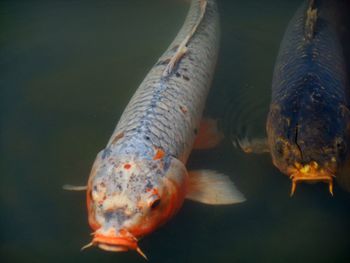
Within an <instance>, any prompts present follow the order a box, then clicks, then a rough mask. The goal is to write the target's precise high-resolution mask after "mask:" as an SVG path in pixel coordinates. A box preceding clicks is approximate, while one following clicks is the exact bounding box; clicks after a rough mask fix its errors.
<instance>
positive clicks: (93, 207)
mask: <svg viewBox="0 0 350 263" xmlns="http://www.w3.org/2000/svg"><path fill="white" fill-rule="evenodd" d="M186 184H187V171H186V169H185V167H184V165H183V164H182V163H181V162H180V161H178V160H177V159H175V158H172V157H169V158H168V157H164V158H161V159H157V160H154V159H144V158H143V159H139V158H135V157H132V156H121V157H120V156H119V157H118V158H106V159H101V158H100V157H97V159H96V161H95V164H94V166H93V168H92V172H91V175H90V178H89V182H88V190H87V207H88V214H89V224H90V226H91V228H92V229H93V230H94V237H93V240H92V244H93V245H97V246H99V247H100V248H102V249H104V250H109V251H126V250H137V251H138V252H139V253H140V254H141V255H144V254H143V253H142V252H140V249H139V247H138V245H137V242H138V239H139V238H140V237H142V236H145V235H147V234H149V233H151V232H152V231H154V230H155V229H156V228H158V227H159V226H160V225H162V224H164V223H165V222H166V221H168V220H169V219H170V218H171V217H172V216H173V215H174V214H175V213H176V211H177V210H178V209H179V208H180V207H181V205H182V203H183V200H184V198H185V191H186Z"/></svg>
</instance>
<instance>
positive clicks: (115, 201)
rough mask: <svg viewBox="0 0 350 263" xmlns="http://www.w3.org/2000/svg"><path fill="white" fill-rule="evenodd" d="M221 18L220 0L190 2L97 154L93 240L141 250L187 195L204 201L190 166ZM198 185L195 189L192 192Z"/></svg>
mask: <svg viewBox="0 0 350 263" xmlns="http://www.w3.org/2000/svg"><path fill="white" fill-rule="evenodd" d="M218 19H219V18H218V12H217V7H216V3H215V1H214V0H210V1H204V0H193V1H192V2H191V7H190V10H189V13H188V16H187V19H186V21H185V23H184V25H183V27H182V29H181V30H180V32H179V33H178V35H177V37H176V38H175V40H174V41H173V43H172V44H171V45H170V47H169V48H168V49H167V51H166V52H165V53H164V54H163V55H162V56H161V57H160V59H159V60H158V62H157V63H156V64H155V65H154V66H153V68H152V69H151V71H150V72H149V73H148V75H147V76H146V78H145V79H144V81H143V82H142V83H141V85H140V86H139V88H138V89H137V91H136V93H135V94H134V96H133V97H132V99H131V100H130V102H129V104H128V105H127V107H126V109H125V111H124V113H123V114H122V116H121V118H120V121H119V123H118V124H117V127H116V129H115V131H114V133H113V135H112V136H111V139H110V140H109V142H108V144H107V146H106V148H105V149H104V150H102V151H101V152H100V153H99V154H98V156H97V158H96V160H95V163H94V166H93V168H92V171H91V174H90V178H89V182H88V190H87V205H88V213H89V223H90V226H91V227H92V228H93V230H94V238H93V241H92V243H91V245H98V246H99V247H100V248H102V249H105V250H110V251H125V250H129V249H134V250H137V251H138V252H139V253H141V254H142V252H141V251H140V250H139V248H138V245H137V241H138V239H139V238H140V237H142V236H145V235H147V234H149V233H150V232H152V231H153V230H155V229H156V228H158V227H159V226H160V225H161V224H163V223H165V222H166V221H167V220H169V219H170V218H171V217H172V216H173V215H174V214H175V213H176V212H177V211H178V210H179V208H180V207H181V205H182V203H183V201H184V199H185V197H186V196H190V197H189V198H192V199H196V198H197V199H201V198H202V197H199V195H200V194H198V193H199V192H201V189H200V188H199V187H197V188H196V183H194V181H195V180H191V179H190V176H189V172H187V170H186V168H185V163H186V161H187V158H188V156H189V154H190V152H191V149H192V146H193V143H194V139H195V137H196V133H197V131H198V130H199V124H200V121H201V117H202V111H203V108H204V105H205V101H206V97H207V94H208V91H209V87H210V84H211V80H212V77H213V72H214V67H215V63H216V58H217V53H218V33H219V25H218V22H219V21H218ZM204 174H205V173H204ZM204 177H206V178H207V176H206V175H205V176H204ZM209 177H210V178H212V179H213V178H214V177H215V176H214V177H212V176H209ZM209 177H208V178H209ZM198 178H201V174H199V177H198ZM202 182H203V181H202ZM191 188H192V189H193V191H194V192H193V191H192V193H191V194H189V189H191ZM213 188H215V182H213ZM224 188H225V187H224ZM196 193H197V194H196ZM213 196H214V195H213ZM217 196H220V194H219V195H217ZM217 198H219V197H217ZM239 201H243V197H242V196H239V195H238V198H236V199H235V200H233V199H232V198H231V199H230V198H229V199H226V201H225V200H219V199H218V200H213V199H210V198H209V201H203V202H207V203H215V202H216V203H233V202H239Z"/></svg>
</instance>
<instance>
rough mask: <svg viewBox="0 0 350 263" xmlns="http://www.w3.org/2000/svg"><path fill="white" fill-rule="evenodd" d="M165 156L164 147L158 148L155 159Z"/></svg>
mask: <svg viewBox="0 0 350 263" xmlns="http://www.w3.org/2000/svg"><path fill="white" fill-rule="evenodd" d="M164 156H165V152H164V151H163V150H162V149H157V152H156V154H155V155H154V156H153V160H159V159H162V158H163V157H164Z"/></svg>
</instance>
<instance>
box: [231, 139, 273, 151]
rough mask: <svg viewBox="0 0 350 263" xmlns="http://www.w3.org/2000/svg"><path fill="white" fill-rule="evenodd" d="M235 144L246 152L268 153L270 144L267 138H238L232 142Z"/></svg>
mask: <svg viewBox="0 0 350 263" xmlns="http://www.w3.org/2000/svg"><path fill="white" fill-rule="evenodd" d="M232 143H233V145H234V146H236V147H238V148H240V149H241V150H242V151H243V152H245V153H257V154H259V153H268V152H269V146H268V143H267V139H266V138H255V139H248V138H243V139H238V138H237V139H236V140H235V141H233V142H232Z"/></svg>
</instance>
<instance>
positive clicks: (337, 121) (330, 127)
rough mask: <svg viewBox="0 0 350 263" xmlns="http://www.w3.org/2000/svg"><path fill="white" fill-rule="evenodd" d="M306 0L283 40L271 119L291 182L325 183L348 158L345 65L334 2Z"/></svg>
mask: <svg viewBox="0 0 350 263" xmlns="http://www.w3.org/2000/svg"><path fill="white" fill-rule="evenodd" d="M332 2H333V1H317V0H316V1H309V4H308V3H307V2H306V1H305V2H304V3H303V4H302V6H301V7H300V8H299V9H298V11H297V12H296V14H295V15H294V18H293V19H292V20H291V21H290V23H289V25H288V28H287V30H286V32H285V35H284V39H283V41H282V44H281V47H280V51H279V55H278V58H277V62H276V65H275V71H274V76H273V84H272V98H271V105H270V112H269V116H268V121H267V133H268V143H269V147H270V152H271V155H272V159H273V162H274V164H275V165H276V166H277V167H278V168H279V170H280V171H282V172H283V173H285V174H287V175H288V176H290V178H291V179H292V181H293V188H292V193H293V192H294V190H295V185H296V183H298V182H302V181H307V182H327V183H329V187H330V191H331V192H332V187H333V177H334V176H335V174H336V173H337V171H338V169H339V167H340V166H341V165H342V164H343V163H344V161H345V159H346V157H347V147H346V142H347V140H348V136H349V128H348V123H349V110H348V105H349V101H348V94H347V91H346V74H345V63H344V56H343V52H342V47H341V45H340V42H339V39H338V34H337V31H336V27H335V22H334V18H335V17H334V16H333V15H332V12H331V9H330V8H329V7H330V6H331V4H332Z"/></svg>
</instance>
